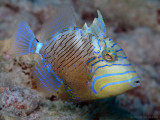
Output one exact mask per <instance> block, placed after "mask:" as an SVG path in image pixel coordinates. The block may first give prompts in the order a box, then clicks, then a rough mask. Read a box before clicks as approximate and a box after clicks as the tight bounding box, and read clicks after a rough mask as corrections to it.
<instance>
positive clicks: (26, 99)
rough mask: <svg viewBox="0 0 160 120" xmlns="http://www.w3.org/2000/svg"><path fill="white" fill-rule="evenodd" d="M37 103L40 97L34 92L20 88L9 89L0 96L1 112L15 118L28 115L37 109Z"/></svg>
mask: <svg viewBox="0 0 160 120" xmlns="http://www.w3.org/2000/svg"><path fill="white" fill-rule="evenodd" d="M39 102H40V97H39V96H38V94H37V93H36V92H35V91H33V90H29V89H25V88H21V87H15V86H14V87H10V88H8V89H6V90H4V91H3V92H2V93H1V95H0V106H1V109H2V111H6V112H8V113H12V114H14V115H17V116H21V115H23V114H30V113H31V112H33V111H34V110H35V109H36V108H37V107H38V104H39Z"/></svg>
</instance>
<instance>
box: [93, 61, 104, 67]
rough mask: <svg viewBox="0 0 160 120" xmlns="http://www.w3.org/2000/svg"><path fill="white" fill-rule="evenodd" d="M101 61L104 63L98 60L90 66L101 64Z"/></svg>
mask: <svg viewBox="0 0 160 120" xmlns="http://www.w3.org/2000/svg"><path fill="white" fill-rule="evenodd" d="M101 61H104V60H98V61H96V62H95V63H93V64H92V65H91V66H94V65H95V64H97V63H99V62H101Z"/></svg>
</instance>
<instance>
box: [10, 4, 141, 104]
mask: <svg viewBox="0 0 160 120" xmlns="http://www.w3.org/2000/svg"><path fill="white" fill-rule="evenodd" d="M97 13H98V17H97V18H95V19H94V20H93V23H92V24H91V25H90V26H89V27H88V25H87V24H86V23H85V24H84V26H83V27H82V28H78V27H77V25H76V19H75V17H74V12H73V9H72V8H71V7H68V6H66V7H65V6H64V7H61V8H60V9H58V10H57V12H55V13H54V14H53V16H52V18H50V19H49V20H47V21H46V22H45V23H44V24H43V25H42V27H41V29H40V31H39V32H38V34H37V35H36V36H35V35H34V33H33V32H32V30H31V29H30V27H29V25H28V24H27V23H26V22H25V21H24V20H20V21H19V22H18V24H17V29H16V33H15V39H14V42H13V51H14V54H15V55H16V56H21V55H27V54H37V55H38V58H37V59H36V61H35V66H34V70H33V74H34V79H35V80H36V83H37V87H38V88H39V89H41V92H42V93H43V94H44V95H48V96H49V95H50V96H51V95H54V96H57V97H58V98H60V99H62V100H67V101H88V100H96V99H102V98H107V97H112V96H117V95H120V94H123V93H125V92H127V91H129V90H132V89H134V88H136V87H138V86H140V77H139V76H138V74H137V72H136V71H135V69H134V68H133V66H132V65H131V63H130V62H129V60H128V59H127V57H126V55H125V53H124V51H123V49H122V48H121V47H120V46H119V45H118V44H117V43H116V42H115V41H114V40H112V39H111V38H109V37H108V36H107V33H106V26H105V23H104V20H103V17H102V15H101V12H100V11H99V10H97Z"/></svg>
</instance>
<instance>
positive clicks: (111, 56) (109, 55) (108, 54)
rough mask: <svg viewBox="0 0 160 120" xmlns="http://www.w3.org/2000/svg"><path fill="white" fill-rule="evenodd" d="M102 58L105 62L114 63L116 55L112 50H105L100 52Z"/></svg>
mask: <svg viewBox="0 0 160 120" xmlns="http://www.w3.org/2000/svg"><path fill="white" fill-rule="evenodd" d="M102 56H103V59H104V60H105V61H107V62H110V61H114V60H115V59H116V53H115V51H114V50H105V51H103V52H102Z"/></svg>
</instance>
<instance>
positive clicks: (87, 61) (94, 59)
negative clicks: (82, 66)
mask: <svg viewBox="0 0 160 120" xmlns="http://www.w3.org/2000/svg"><path fill="white" fill-rule="evenodd" d="M95 59H96V57H94V58H92V59H90V60H88V61H87V65H88V63H89V62H90V61H92V60H95Z"/></svg>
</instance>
